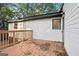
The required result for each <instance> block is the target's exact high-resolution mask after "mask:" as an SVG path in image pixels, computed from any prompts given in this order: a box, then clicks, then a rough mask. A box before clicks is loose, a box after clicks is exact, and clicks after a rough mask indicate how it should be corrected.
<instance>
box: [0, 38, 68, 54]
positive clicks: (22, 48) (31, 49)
mask: <svg viewBox="0 0 79 59" xmlns="http://www.w3.org/2000/svg"><path fill="white" fill-rule="evenodd" d="M0 51H1V53H4V54H7V55H8V56H67V54H66V52H65V49H64V46H63V43H62V42H55V41H45V40H38V39H36V40H35V39H34V40H32V41H29V40H27V41H23V42H20V43H19V44H16V45H14V46H11V47H8V48H5V49H2V50H0Z"/></svg>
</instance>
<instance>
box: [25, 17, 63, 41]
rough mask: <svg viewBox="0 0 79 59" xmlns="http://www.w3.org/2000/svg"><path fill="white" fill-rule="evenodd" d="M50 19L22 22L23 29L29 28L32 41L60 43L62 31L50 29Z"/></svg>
mask: <svg viewBox="0 0 79 59" xmlns="http://www.w3.org/2000/svg"><path fill="white" fill-rule="evenodd" d="M52 19H53V18H46V19H39V20H31V21H26V22H24V29H26V28H31V29H32V30H33V38H34V39H43V40H50V41H60V42H62V29H61V30H60V29H59V30H55V29H52ZM61 22H62V21H61ZM61 25H62V24H61ZM61 27H62V26H61Z"/></svg>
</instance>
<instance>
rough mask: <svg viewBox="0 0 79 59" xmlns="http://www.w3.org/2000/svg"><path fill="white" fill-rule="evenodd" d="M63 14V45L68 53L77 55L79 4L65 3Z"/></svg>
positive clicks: (78, 49)
mask: <svg viewBox="0 0 79 59" xmlns="http://www.w3.org/2000/svg"><path fill="white" fill-rule="evenodd" d="M63 11H64V12H65V15H64V26H65V33H64V46H65V48H66V51H67V53H68V54H69V55H78V56H79V4H76V3H69V4H68V3H65V4H64V6H63Z"/></svg>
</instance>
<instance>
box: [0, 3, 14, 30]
mask: <svg viewBox="0 0 79 59" xmlns="http://www.w3.org/2000/svg"><path fill="white" fill-rule="evenodd" d="M9 7H10V4H3V3H1V4H0V28H4V29H6V28H7V25H8V24H7V21H8V20H9V19H11V18H12V17H13V12H12V11H11V10H10V8H9Z"/></svg>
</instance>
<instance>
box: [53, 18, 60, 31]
mask: <svg viewBox="0 0 79 59" xmlns="http://www.w3.org/2000/svg"><path fill="white" fill-rule="evenodd" d="M54 20H59V21H60V27H59V28H54ZM52 29H54V30H61V18H58V19H52Z"/></svg>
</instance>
